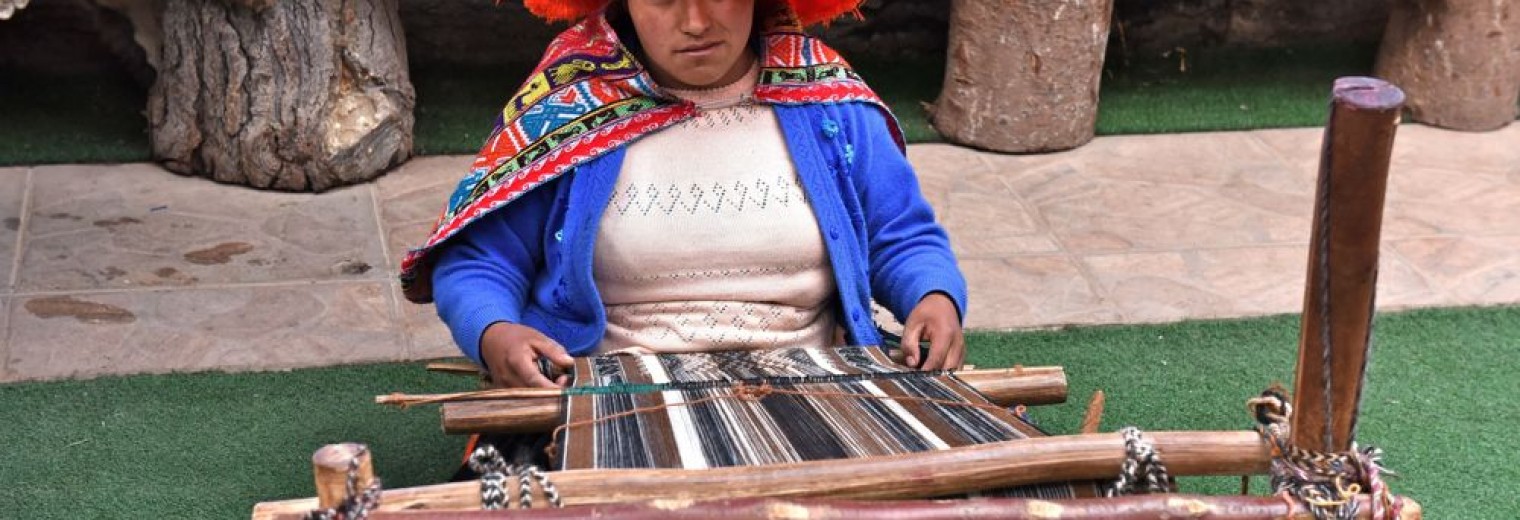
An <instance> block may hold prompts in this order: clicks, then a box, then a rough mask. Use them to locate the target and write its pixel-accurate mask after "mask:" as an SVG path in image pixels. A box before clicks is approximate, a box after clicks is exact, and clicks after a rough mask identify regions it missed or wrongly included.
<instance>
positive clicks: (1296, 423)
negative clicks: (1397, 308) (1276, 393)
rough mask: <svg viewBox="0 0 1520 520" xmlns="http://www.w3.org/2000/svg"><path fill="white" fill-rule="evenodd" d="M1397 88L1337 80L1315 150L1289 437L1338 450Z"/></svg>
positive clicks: (1364, 349)
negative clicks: (1310, 234)
mask: <svg viewBox="0 0 1520 520" xmlns="http://www.w3.org/2000/svg"><path fill="white" fill-rule="evenodd" d="M1403 102H1404V94H1403V92H1401V91H1399V89H1398V87H1395V86H1393V85H1392V84H1389V83H1387V82H1384V81H1382V80H1378V79H1373V78H1359V77H1353V78H1341V79H1338V80H1336V81H1335V87H1334V101H1333V102H1332V104H1331V109H1330V122H1329V124H1328V125H1327V126H1326V127H1325V138H1324V145H1323V149H1322V151H1321V153H1320V170H1319V187H1318V195H1317V196H1316V198H1315V207H1314V231H1313V237H1312V239H1311V241H1310V243H1309V276H1308V279H1307V280H1306V282H1305V284H1304V285H1305V289H1304V313H1303V325H1302V328H1301V335H1300V337H1299V350H1298V366H1297V369H1296V373H1295V376H1294V383H1293V393H1294V398H1293V411H1294V414H1293V425H1292V430H1293V442H1294V443H1295V444H1297V445H1298V446H1299V447H1301V448H1305V449H1310V450H1316V451H1345V450H1347V449H1349V448H1350V445H1351V441H1352V439H1353V438H1354V437H1355V436H1356V416H1357V412H1358V410H1357V407H1358V406H1359V404H1360V401H1361V394H1362V383H1363V378H1364V377H1365V375H1366V370H1367V361H1368V359H1369V351H1368V349H1369V347H1370V346H1371V342H1370V336H1371V332H1372V316H1373V310H1374V304H1373V302H1374V295H1375V292H1376V291H1375V290H1376V284H1377V270H1378V238H1379V233H1380V232H1381V229H1382V222H1383V195H1384V192H1385V191H1386V188H1387V184H1388V163H1389V158H1390V156H1391V155H1392V153H1393V136H1394V132H1395V130H1396V129H1397V128H1398V122H1399V113H1400V109H1401V107H1402V106H1403Z"/></svg>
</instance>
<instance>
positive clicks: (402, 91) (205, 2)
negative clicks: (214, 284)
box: [148, 0, 415, 191]
mask: <svg viewBox="0 0 1520 520" xmlns="http://www.w3.org/2000/svg"><path fill="white" fill-rule="evenodd" d="M398 2H399V0H168V2H167V5H166V6H165V10H164V15H163V16H164V17H163V22H164V23H163V28H164V34H163V53H162V55H161V58H160V60H161V66H160V68H159V73H158V77H157V80H156V82H155V83H154V85H153V88H152V89H151V90H150V92H149V98H148V121H149V129H150V132H151V136H150V137H151V141H152V144H153V154H154V156H155V157H157V158H158V160H160V161H162V162H163V163H164V165H165V167H167V168H169V169H170V170H173V171H176V172H180V173H185V174H191V175H200V176H205V177H210V178H212V179H214V180H216V181H219V182H228V183H234V184H243V185H247V186H253V187H257V188H271V189H278V190H289V191H322V190H325V189H328V188H333V187H336V186H341V185H345V184H352V183H355V182H361V181H365V180H369V179H371V178H374V177H375V176H377V175H379V174H380V173H381V172H382V171H384V170H385V169H387V168H389V167H391V166H394V165H396V164H397V163H400V162H401V161H402V160H404V159H406V158H407V156H409V155H410V154H411V149H412V121H413V120H412V107H413V105H414V104H415V94H414V93H413V91H412V85H411V80H410V79H409V78H408V76H407V63H406V42H405V38H404V36H403V35H402V31H401V21H400V19H399V16H398V14H397V7H398Z"/></svg>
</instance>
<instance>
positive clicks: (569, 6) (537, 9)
mask: <svg viewBox="0 0 1520 520" xmlns="http://www.w3.org/2000/svg"><path fill="white" fill-rule="evenodd" d="M606 5H607V0H523V6H524V7H527V8H528V12H530V13H533V14H534V16H537V17H539V18H543V19H545V20H548V21H551V22H557V21H570V22H573V21H575V20H579V19H581V18H585V17H586V16H588V15H590V14H591V13H595V12H596V11H597V10H598V9H601V8H602V7H603V6H606Z"/></svg>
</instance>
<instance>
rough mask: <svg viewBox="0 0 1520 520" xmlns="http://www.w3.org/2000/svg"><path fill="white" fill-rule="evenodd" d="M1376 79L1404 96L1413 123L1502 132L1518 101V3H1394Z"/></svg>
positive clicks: (1442, 0) (1444, 0)
mask: <svg viewBox="0 0 1520 520" xmlns="http://www.w3.org/2000/svg"><path fill="white" fill-rule="evenodd" d="M1376 74H1377V76H1378V77H1380V78H1383V79H1386V80H1388V81H1390V82H1392V83H1393V84H1395V85H1398V86H1399V88H1401V89H1403V90H1404V93H1405V94H1406V95H1407V96H1408V106H1409V114H1410V117H1411V118H1413V119H1414V120H1416V121H1419V122H1421V123H1426V124H1430V125H1434V126H1439V127H1444V128H1450V129H1453V130H1468V131H1483V130H1496V129H1499V128H1503V127H1504V126H1505V125H1508V124H1509V123H1510V122H1512V121H1514V120H1515V116H1516V108H1515V104H1516V101H1517V97H1520V2H1464V1H1455V0H1397V1H1395V2H1394V3H1393V11H1392V13H1391V14H1390V15H1389V17H1388V30H1387V31H1386V32H1384V33H1383V46H1382V48H1381V49H1379V51H1378V57H1377V66H1376Z"/></svg>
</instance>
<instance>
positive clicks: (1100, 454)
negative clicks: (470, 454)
mask: <svg viewBox="0 0 1520 520" xmlns="http://www.w3.org/2000/svg"><path fill="white" fill-rule="evenodd" d="M1145 436H1146V437H1147V438H1148V439H1150V440H1151V441H1152V443H1154V445H1155V447H1156V450H1157V451H1158V452H1159V453H1160V455H1161V457H1162V459H1163V460H1165V461H1166V467H1167V469H1168V470H1169V471H1170V473H1171V474H1172V475H1176V476H1191V475H1235V476H1239V475H1259V474H1261V473H1262V472H1264V471H1266V470H1267V466H1268V461H1269V460H1270V458H1271V450H1270V449H1269V448H1268V446H1267V444H1266V443H1265V442H1263V441H1262V440H1261V436H1260V435H1259V434H1258V433H1256V432H1245V431H1227V432H1150V433H1146V434H1145ZM1124 458H1125V448H1124V439H1123V438H1122V437H1121V436H1120V435H1119V434H1117V433H1107V434H1100V435H1072V436H1064V437H1040V438H1033V439H1020V440H1014V441H1004V442H997V443H991V444H979V445H974V446H965V447H960V448H951V449H947V450H939V451H929V452H923V453H912V454H905V455H892V456H885V457H866V458H859V459H843V460H825V461H816V462H802V463H796V464H775V465H768V466H751V467H734V468H714V469H698V470H686V469H628V470H576V471H556V472H551V473H549V477H550V479H551V480H552V482H553V484H554V486H555V487H557V488H558V490H559V494H560V498H561V499H562V500H563V501H564V504H565V505H566V506H576V505H590V504H606V503H619V502H637V501H641V500H674V501H690V500H699V499H700V500H718V499H726V498H754V497H776V498H801V497H831V498H841V499H854V500H877V499H914V498H931V497H941V496H948V495H955V494H960V493H967V492H971V491H976V490H985V489H997V488H1004V487H1014V486H1021V485H1025V484H1034V483H1042V482H1066V481H1076V480H1095V479H1108V478H1113V477H1114V476H1116V475H1118V474H1119V473H1118V472H1119V467H1120V465H1121V464H1123V462H1124ZM316 506H317V500H316V499H315V498H307V499H297V500H285V501H279V502H263V503H259V504H257V505H255V506H254V509H253V518H255V519H270V518H275V517H277V516H279V515H283V514H291V513H304V512H306V511H310V510H312V509H314V508H315V507H316ZM479 508H480V483H478V482H456V483H451V484H438V485H432V486H423V487H416V488H407V489H390V490H386V491H384V492H383V493H382V494H381V496H380V510H382V511H397V510H406V509H479Z"/></svg>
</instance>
